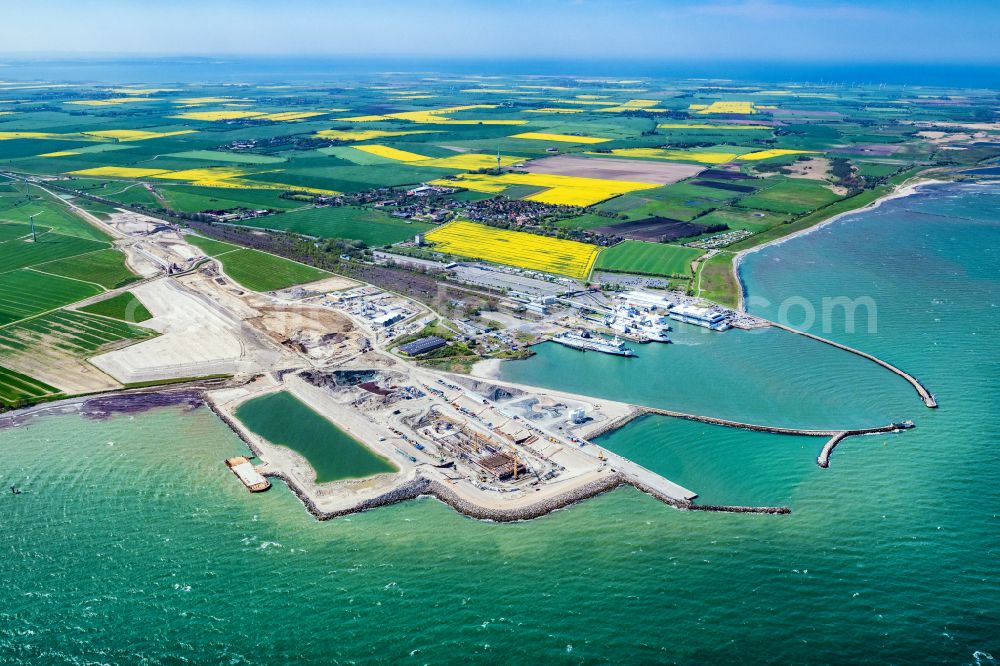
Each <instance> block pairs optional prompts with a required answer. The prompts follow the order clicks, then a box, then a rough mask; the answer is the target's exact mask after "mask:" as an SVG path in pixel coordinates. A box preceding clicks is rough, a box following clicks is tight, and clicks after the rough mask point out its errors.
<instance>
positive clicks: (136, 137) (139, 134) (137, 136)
mask: <svg viewBox="0 0 1000 666" xmlns="http://www.w3.org/2000/svg"><path fill="white" fill-rule="evenodd" d="M196 131H197V130H176V131H174V132H150V131H144V130H127V129H122V130H94V131H91V132H84V134H86V135H88V136H96V137H99V138H101V139H115V140H116V141H145V140H146V139H160V138H163V137H165V136H177V135H179V134H194V133H195V132H196Z"/></svg>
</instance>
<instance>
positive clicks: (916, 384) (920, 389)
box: [771, 322, 938, 409]
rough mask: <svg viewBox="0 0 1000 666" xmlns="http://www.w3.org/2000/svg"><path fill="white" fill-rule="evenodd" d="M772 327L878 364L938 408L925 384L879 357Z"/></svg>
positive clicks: (933, 406)
mask: <svg viewBox="0 0 1000 666" xmlns="http://www.w3.org/2000/svg"><path fill="white" fill-rule="evenodd" d="M771 326H773V327H775V328H780V329H781V330H783V331H788V332H789V333H794V334H795V335H801V336H803V337H806V338H810V339H812V340H816V341H817V342H822V343H823V344H827V345H830V346H831V347H836V348H837V349H842V350H843V351H846V352H850V353H851V354H855V355H856V356H860V357H861V358H864V359H868V360H869V361H871V362H872V363H876V364H878V365H880V366H882V367H883V368H885V369H886V370H888V371H889V372H891V373H893V374H896V375H899V376H900V377H902V378H903V379H905V380H906V381H907V382H909V383H910V385H911V386H913V388H914V389H915V390H916V392H917V395H919V396H920V399H921V400H922V401H923V403H924V405H926V406H927V407H929V408H931V409H935V408H936V407H937V406H938V403H937V399H936V398H935V397H934V394H933V393H931V392H930V391H929V390H928V389H927V387H926V386H924V385H923V383H922V382H921V381H920V380H919V379H917V378H916V377H914V376H913V375H911V374H910V373H908V372H904V371H903V370H900V369H899V368H897V367H896V366H894V365H892V364H891V363H889V362H887V361H883V360H882V359H880V358H878V357H877V356H873V355H872V354H869V353H867V352H863V351H861V350H860V349H855V348H854V347H848V346H847V345H843V344H840V343H839V342H834V341H833V340H829V339H827V338H824V337H820V336H818V335H813V334H812V333H806V332H805V331H800V330H798V329H794V328H792V327H790V326H785V325H784V324H777V323H775V322H771Z"/></svg>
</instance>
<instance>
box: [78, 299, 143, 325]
mask: <svg viewBox="0 0 1000 666" xmlns="http://www.w3.org/2000/svg"><path fill="white" fill-rule="evenodd" d="M78 311H79V312H87V313H90V314H97V315H102V316H105V317H111V318H112V319H120V320H121V321H126V322H129V323H132V324H138V323H140V322H144V321H146V320H147V319H152V318H153V315H152V313H151V312H150V311H149V310H147V309H146V306H145V305H143V304H142V301H140V300H139V299H138V298H137V297H136V296H135V294H133V293H131V292H128V291H125V292H122V293H120V294H118V295H116V296H112V297H111V298H106V299H104V300H103V301H97V302H96V303H91V304H90V305H86V306H84V307H82V308H80V309H79V310H78Z"/></svg>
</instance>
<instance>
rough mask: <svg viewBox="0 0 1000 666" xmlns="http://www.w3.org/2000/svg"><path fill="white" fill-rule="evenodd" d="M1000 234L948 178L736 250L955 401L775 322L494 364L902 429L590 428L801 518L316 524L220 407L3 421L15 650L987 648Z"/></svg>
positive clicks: (2, 597) (605, 392)
mask: <svg viewBox="0 0 1000 666" xmlns="http://www.w3.org/2000/svg"><path fill="white" fill-rule="evenodd" d="M997 248H1000V187H996V186H994V187H987V186H963V185H948V186H941V187H934V188H929V189H928V190H927V191H926V192H924V193H921V194H918V195H915V196H913V197H908V198H906V199H900V200H897V201H892V202H888V203H886V204H885V205H884V206H882V207H881V208H879V209H877V210H875V211H869V212H865V213H861V214H858V215H856V216H848V218H845V219H844V220H841V221H838V222H836V223H834V224H831V225H829V226H828V227H825V228H823V229H821V230H818V231H816V232H815V233H813V234H808V235H805V236H801V237H799V238H796V239H794V240H791V241H789V242H788V243H786V244H784V245H781V246H776V247H772V248H768V249H765V250H763V251H761V252H758V253H755V254H751V255H749V256H748V257H747V258H746V260H745V263H744V266H743V272H744V275H745V277H746V278H747V281H748V288H749V292H750V293H751V294H753V295H760V296H764V297H766V298H767V299H769V300H770V301H772V302H774V303H779V302H780V301H781V300H782V299H783V298H785V297H786V296H790V295H795V296H801V297H802V298H805V299H807V300H809V301H813V300H817V301H818V300H819V299H821V298H822V297H824V296H839V295H847V296H852V297H853V296H855V295H863V294H869V295H871V296H872V298H874V299H875V300H876V302H877V303H878V332H877V333H876V334H874V335H868V334H853V335H852V334H847V333H844V332H843V330H842V329H840V330H838V329H837V328H836V327H835V328H834V330H833V331H831V332H830V333H829V337H831V338H833V339H835V340H838V341H840V342H844V343H846V344H849V345H852V346H856V347H859V348H861V349H863V350H865V351H869V352H872V353H875V354H877V355H880V356H883V357H884V358H886V359H887V360H889V361H890V362H892V363H895V364H897V365H898V366H900V367H901V368H903V369H904V370H907V371H909V372H912V373H913V374H915V375H916V376H917V377H918V378H920V379H921V380H922V381H924V382H925V383H926V384H927V385H928V387H929V388H930V389H931V390H932V391H933V392H934V393H935V394H936V396H937V397H938V399H939V401H940V403H941V408H940V409H939V410H928V409H926V408H925V407H924V406H923V405H922V404H921V403H920V401H919V399H918V398H917V396H916V394H915V393H914V392H913V389H912V388H911V387H910V386H909V385H908V384H906V383H905V382H903V381H902V380H900V379H899V378H897V377H894V376H893V375H890V374H888V373H886V372H885V371H884V370H880V369H878V368H875V367H874V366H873V365H872V364H870V363H867V362H865V361H863V360H862V359H858V358H856V357H853V356H850V355H847V354H843V353H840V352H836V353H834V352H835V351H836V350H828V348H826V347H824V346H822V345H818V344H816V343H811V342H809V341H807V340H803V339H800V338H798V337H795V336H791V335H788V334H779V332H777V331H769V332H767V333H766V334H742V333H740V332H735V331H734V332H730V333H725V334H722V335H717V334H706V333H702V332H701V331H700V330H693V329H690V328H687V327H685V328H684V329H682V328H681V326H680V325H678V326H677V329H678V330H677V331H676V332H675V335H674V337H675V339H677V340H678V344H676V345H671V346H663V347H660V349H661V350H662V351H655V348H654V347H653V346H651V345H647V346H643V347H641V348H639V354H640V357H639V358H637V359H616V358H612V357H606V356H601V355H597V354H581V353H578V352H573V351H572V350H562V348H558V347H555V346H553V345H543V346H542V347H541V348H540V352H541V353H540V354H539V356H538V357H536V358H534V359H531V360H529V361H525V362H519V363H514V364H505V365H506V367H505V368H504V372H505V373H514V374H508V375H507V376H508V377H509V378H511V379H516V380H517V381H537V382H539V383H543V384H546V385H549V386H556V387H559V388H568V389H570V390H576V391H582V390H584V388H587V389H588V390H590V392H592V393H595V394H597V395H599V396H602V397H607V398H617V399H623V400H636V401H638V402H646V403H647V404H657V405H661V406H664V407H669V408H672V409H681V410H688V411H704V413H707V414H711V415H714V416H727V417H731V418H737V417H738V418H745V419H747V420H752V421H755V422H759V423H771V424H785V425H800V426H807V427H819V426H827V425H833V426H844V425H851V424H858V425H872V424H880V423H883V422H886V421H887V420H891V419H895V418H912V419H913V420H914V421H915V423H916V426H917V427H916V428H915V429H914V430H912V431H909V432H906V433H902V434H899V435H891V436H872V437H862V438H852V439H848V440H846V441H845V442H844V443H843V444H841V446H840V447H839V448H838V449H837V451H836V452H835V453H834V455H833V458H832V461H831V467H830V468H829V469H827V470H821V469H819V468H818V467H816V464H815V457H816V455H817V454H818V453H819V449H820V447H821V446H822V444H823V439H822V438H804V437H786V436H778V435H765V434H760V433H748V432H742V431H736V430H729V429H722V428H718V427H715V426H707V425H704V424H699V423H691V422H686V421H677V420H674V419H667V418H664V417H646V418H643V419H640V420H638V421H636V422H634V423H632V424H630V425H629V426H627V427H626V428H624V429H622V430H620V431H618V432H615V433H612V434H610V435H608V436H606V437H604V438H602V439H601V444H602V445H604V446H607V447H608V448H610V449H612V450H616V451H619V452H621V453H623V454H625V455H630V456H633V457H634V458H635V459H636V460H637V461H638V462H640V463H642V464H644V465H646V466H648V467H650V468H652V469H656V470H657V471H661V472H663V473H664V474H666V475H667V476H668V477H669V478H672V479H673V480H675V481H677V482H678V483H682V484H683V485H685V486H686V487H689V488H691V489H692V490H695V491H697V492H699V493H701V495H702V497H701V499H702V501H704V502H733V503H760V504H773V503H781V504H787V505H788V506H790V507H791V508H792V511H793V513H792V514H791V515H789V516H743V515H726V514H702V513H693V512H681V511H677V510H674V509H670V508H668V507H666V506H664V505H663V504H661V503H659V502H657V501H655V500H653V499H651V498H649V497H647V496H645V495H643V494H641V493H639V492H637V491H635V490H632V489H622V490H618V491H615V492H612V493H609V494H606V495H603V496H601V497H598V498H595V499H593V500H589V501H587V502H584V503H582V504H579V505H576V506H573V507H571V508H569V509H567V510H564V511H559V512H556V513H555V514H552V515H550V516H547V517H544V518H541V519H538V520H534V521H530V522H526V523H518V524H511V525H498V524H491V523H483V522H478V521H473V520H470V519H467V518H464V517H462V516H459V515H457V514H456V513H455V512H453V511H452V510H451V509H449V508H448V507H446V506H444V505H443V504H441V503H440V502H437V501H436V500H418V501H415V502H409V503H406V504H401V505H397V506H393V507H389V508H385V509H380V510H377V511H372V512H368V513H365V514H360V515H355V516H352V517H350V518H346V519H338V520H334V521H329V522H324V523H320V522H316V521H314V520H313V519H312V518H310V517H309V515H308V514H307V513H306V511H305V510H304V508H303V507H302V505H301V504H300V503H299V502H298V500H297V499H296V498H295V497H294V495H292V494H291V493H290V492H289V491H288V490H287V489H286V488H284V486H282V485H281V484H280V483H279V484H276V485H275V487H274V488H273V489H272V490H271V491H269V492H268V493H264V494H260V495H250V494H249V493H247V492H246V490H245V489H244V488H243V487H242V486H241V485H240V484H239V483H238V482H237V481H236V479H235V478H233V476H232V474H231V473H230V472H229V471H228V470H227V469H226V468H225V466H224V465H223V464H222V461H223V459H224V458H226V457H227V456H231V455H236V454H239V453H244V452H245V447H244V445H243V444H242V443H241V442H240V441H239V440H238V439H237V438H236V437H235V435H233V434H232V433H231V432H230V431H229V430H228V428H227V427H226V426H225V425H224V424H222V422H221V421H219V420H218V419H217V418H216V417H215V416H214V415H213V414H212V413H211V412H210V411H209V410H207V409H204V408H201V409H196V410H194V411H190V412H187V411H184V410H182V409H180V408H164V409H157V410H153V411H150V412H147V413H144V414H137V415H134V416H129V415H115V416H111V417H110V418H108V419H107V420H104V421H94V420H88V419H86V418H83V417H81V416H78V415H61V416H50V417H38V418H35V419H33V420H31V421H30V423H28V424H27V425H25V426H19V427H16V428H11V429H7V430H2V431H0V454H2V455H3V459H4V464H3V465H2V466H0V485H5V486H6V485H10V484H11V483H16V484H17V485H18V486H19V487H21V488H22V489H23V491H24V493H23V494H22V495H16V496H14V495H10V494H9V493H8V494H7V495H2V496H0V512H2V513H0V515H2V516H3V521H4V528H5V529H4V530H3V531H2V532H0V550H2V552H3V553H4V556H3V557H4V565H3V567H2V568H0V663H52V664H59V663H71V662H72V663H78V662H80V661H97V662H102V663H134V662H137V661H143V660H145V662H146V663H151V664H161V663H177V662H178V661H180V660H182V659H186V660H188V661H190V662H191V663H220V662H225V663H234V664H241V663H265V662H272V663H273V662H285V661H296V662H298V663H324V664H326V663H335V662H342V661H351V660H356V661H359V662H386V663H398V662H401V661H402V662H412V663H414V664H425V663H431V664H443V663H455V662H468V661H472V662H477V663H478V662H485V661H495V662H502V663H524V664H527V663H539V662H546V663H567V664H575V663H611V662H614V663H622V662H640V663H650V662H654V663H659V662H679V663H699V664H700V663H746V662H771V663H788V662H794V663H830V662H839V663H854V664H883V663H942V662H944V663H962V664H990V663H995V661H996V660H995V659H993V658H992V657H989V656H988V655H990V654H991V655H993V657H996V658H1000V634H998V631H997V627H1000V577H998V576H997V574H996V557H997V552H998V551H1000V518H998V515H1000V452H998V449H997V447H996V445H995V441H994V440H995V436H996V433H997V432H1000V416H998V409H997V407H998V405H997V398H996V396H997V390H998V389H1000V369H998V366H997V351H998V337H997V335H998V334H1000V302H998V294H1000V277H998V275H1000V272H998V268H1000V261H998V257H997V252H998V249H997ZM759 311H760V313H761V314H763V315H765V316H769V317H773V316H775V312H773V311H771V310H769V309H767V308H763V309H760V310H759ZM806 343H808V344H806ZM550 348H551V349H550ZM563 351H565V352H567V353H566V354H565V355H564V354H563V353H562V352H563ZM813 351H815V352H817V353H816V355H813V354H812V352H813ZM828 351H829V354H828ZM699 356H700V357H702V365H699V364H698V357H699ZM620 363H630V364H634V365H633V366H630V372H631V373H633V374H631V375H628V376H626V377H625V378H619V377H618V375H619V373H618V372H617V369H619V368H620V367H621V366H620V365H619V364H620ZM532 368H536V369H532ZM515 374H516V376H515ZM786 381H787V382H789V383H788V384H787V385H784V384H783V383H784V382H786ZM845 422H846V423H845Z"/></svg>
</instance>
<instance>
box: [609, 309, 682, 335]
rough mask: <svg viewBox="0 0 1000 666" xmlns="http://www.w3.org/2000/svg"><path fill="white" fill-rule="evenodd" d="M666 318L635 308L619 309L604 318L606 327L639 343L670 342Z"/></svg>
mask: <svg viewBox="0 0 1000 666" xmlns="http://www.w3.org/2000/svg"><path fill="white" fill-rule="evenodd" d="M665 319H666V318H665V317H661V316H659V315H656V314H650V313H648V312H641V311H639V310H637V309H635V308H619V309H617V310H615V312H614V314H610V315H608V316H606V317H605V318H604V325H605V326H607V327H608V328H610V329H612V330H614V331H617V332H618V333H620V334H622V335H624V336H626V337H629V338H635V339H636V340H637V341H638V342H670V337H669V336H668V335H667V333H668V332H669V331H670V326H669V325H668V324H666V323H665Z"/></svg>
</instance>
